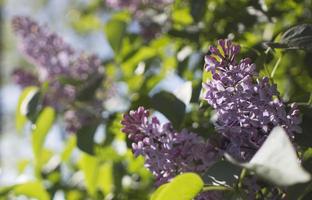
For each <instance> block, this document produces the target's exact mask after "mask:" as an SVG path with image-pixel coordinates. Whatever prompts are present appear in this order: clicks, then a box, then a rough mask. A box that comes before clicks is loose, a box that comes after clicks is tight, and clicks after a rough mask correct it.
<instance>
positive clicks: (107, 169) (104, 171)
mask: <svg viewBox="0 0 312 200" xmlns="http://www.w3.org/2000/svg"><path fill="white" fill-rule="evenodd" d="M113 184H114V180H113V165H112V163H111V162H107V163H105V164H102V165H101V166H100V169H99V176H98V185H99V187H100V189H101V190H102V192H103V193H104V194H105V195H107V194H109V193H110V192H111V191H112V189H113V187H114V185H113Z"/></svg>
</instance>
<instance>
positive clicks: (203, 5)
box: [190, 0, 207, 22]
mask: <svg viewBox="0 0 312 200" xmlns="http://www.w3.org/2000/svg"><path fill="white" fill-rule="evenodd" d="M190 4H191V15H192V17H193V19H194V20H195V21H196V22H197V21H200V20H201V19H202V18H203V17H204V15H205V13H206V9H207V1H206V0H193V1H190Z"/></svg>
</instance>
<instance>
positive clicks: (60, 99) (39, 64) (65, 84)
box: [12, 16, 103, 132]
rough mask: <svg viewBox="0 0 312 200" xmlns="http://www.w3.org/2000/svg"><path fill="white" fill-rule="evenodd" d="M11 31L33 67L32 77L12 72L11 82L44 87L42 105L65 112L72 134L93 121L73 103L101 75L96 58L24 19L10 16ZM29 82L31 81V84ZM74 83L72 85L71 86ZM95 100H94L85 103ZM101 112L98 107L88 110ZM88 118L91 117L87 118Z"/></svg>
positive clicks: (27, 74)
mask: <svg viewBox="0 0 312 200" xmlns="http://www.w3.org/2000/svg"><path fill="white" fill-rule="evenodd" d="M12 24H13V29H14V32H15V34H16V35H17V37H18V39H19V40H20V43H19V45H20V46H19V47H20V49H21V51H22V53H23V54H24V55H25V57H26V58H27V59H28V61H29V62H31V63H32V64H34V65H35V66H36V68H37V71H38V73H37V74H38V75H37V76H35V75H33V74H31V73H29V72H27V71H25V70H17V71H15V72H14V73H13V79H14V80H15V82H16V83H17V84H19V85H21V86H22V87H25V86H29V85H36V86H38V85H42V84H44V83H46V84H47V85H48V91H47V92H46V93H45V96H44V99H43V104H44V105H49V106H53V107H54V108H55V109H56V110H57V111H58V112H65V114H66V113H67V114H66V115H65V125H66V129H67V130H69V131H71V132H75V131H77V129H78V128H81V127H82V126H84V125H86V124H88V123H89V122H90V121H92V120H93V121H94V120H96V119H95V117H96V116H95V115H90V114H86V112H82V110H81V109H77V108H75V105H74V104H75V100H76V97H77V95H78V94H79V92H80V91H81V88H83V87H84V86H86V85H88V83H89V82H90V81H91V80H92V79H93V78H94V75H97V76H98V75H103V68H102V67H101V61H100V59H99V58H98V57H97V56H95V55H87V54H85V53H83V52H78V51H76V50H74V49H73V48H72V47H71V46H70V45H69V44H67V43H66V42H64V40H63V39H62V38H61V37H60V36H58V35H57V34H55V33H53V32H50V31H49V30H48V29H47V28H46V27H45V26H40V25H38V24H37V22H35V21H33V20H32V19H30V18H28V17H24V16H17V17H14V18H13V20H12ZM31 79H33V81H31ZM72 83H74V84H72ZM92 101H97V100H96V98H95V97H94V98H93V99H91V100H90V101H88V102H87V103H85V104H89V105H91V106H93V105H95V104H93V103H90V102H92ZM90 110H93V112H101V111H102V107H101V106H93V107H91V108H90ZM90 116H92V117H93V118H92V119H90V118H91V117H90ZM71 123H72V124H71Z"/></svg>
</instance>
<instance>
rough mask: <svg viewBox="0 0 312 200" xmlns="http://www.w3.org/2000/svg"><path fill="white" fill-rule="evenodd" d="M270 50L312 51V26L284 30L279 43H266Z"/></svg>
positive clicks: (302, 25) (301, 25)
mask: <svg viewBox="0 0 312 200" xmlns="http://www.w3.org/2000/svg"><path fill="white" fill-rule="evenodd" d="M264 44H265V45H267V46H269V47H271V48H282V49H304V50H312V24H300V25H297V26H294V27H291V28H289V29H288V30H286V31H285V32H284V33H283V34H282V36H281V38H280V42H266V43H264Z"/></svg>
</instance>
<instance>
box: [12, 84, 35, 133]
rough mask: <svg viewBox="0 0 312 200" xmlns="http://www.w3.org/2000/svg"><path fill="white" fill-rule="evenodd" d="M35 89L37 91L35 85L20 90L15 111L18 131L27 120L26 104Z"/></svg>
mask: <svg viewBox="0 0 312 200" xmlns="http://www.w3.org/2000/svg"><path fill="white" fill-rule="evenodd" d="M37 91H38V88H37V87H26V88H25V89H24V90H23V91H22V93H21V95H20V97H19V99H18V103H17V108H16V113H15V125H16V129H17V130H18V131H21V130H22V128H23V126H24V124H25V122H26V120H27V118H26V113H27V105H28V102H29V101H30V100H29V99H31V97H33V96H34V95H35V94H36V92H37Z"/></svg>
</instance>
